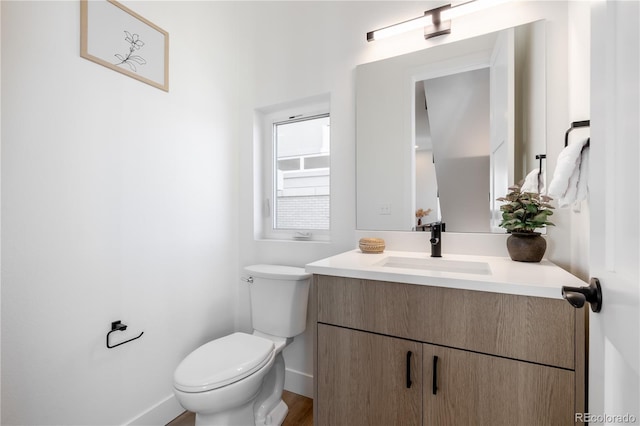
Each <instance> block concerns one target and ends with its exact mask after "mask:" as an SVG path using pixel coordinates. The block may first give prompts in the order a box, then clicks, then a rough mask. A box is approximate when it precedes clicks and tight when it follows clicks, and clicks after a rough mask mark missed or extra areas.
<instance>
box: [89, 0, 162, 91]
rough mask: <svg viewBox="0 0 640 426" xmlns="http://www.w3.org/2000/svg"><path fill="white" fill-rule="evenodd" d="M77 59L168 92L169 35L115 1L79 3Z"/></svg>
mask: <svg viewBox="0 0 640 426" xmlns="http://www.w3.org/2000/svg"><path fill="white" fill-rule="evenodd" d="M80 56H81V57H83V58H85V59H88V60H90V61H93V62H95V63H97V64H100V65H103V66H105V67H107V68H110V69H112V70H114V71H117V72H119V73H122V74H124V75H127V76H129V77H132V78H135V79H137V80H140V81H142V82H144V83H147V84H149V85H151V86H153V87H156V88H158V89H162V90H164V91H166V92H168V91H169V33H168V32H167V31H165V30H163V29H162V28H160V27H159V26H157V25H155V24H154V23H152V22H150V21H149V20H147V19H145V18H143V17H142V16H140V15H138V14H137V13H135V12H134V11H132V10H131V9H129V8H127V7H126V6H124V5H122V4H120V3H119V2H117V1H116V0H80Z"/></svg>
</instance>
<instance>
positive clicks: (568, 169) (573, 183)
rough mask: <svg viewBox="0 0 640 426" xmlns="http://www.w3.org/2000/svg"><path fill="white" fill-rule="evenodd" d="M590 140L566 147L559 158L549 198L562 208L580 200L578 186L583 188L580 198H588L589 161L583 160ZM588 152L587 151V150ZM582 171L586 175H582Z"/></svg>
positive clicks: (550, 186)
mask: <svg viewBox="0 0 640 426" xmlns="http://www.w3.org/2000/svg"><path fill="white" fill-rule="evenodd" d="M587 141H588V139H585V140H582V141H580V142H574V143H571V144H569V146H567V147H565V148H564V149H563V150H562V152H561V153H560V155H559V156H558V162H557V164H556V169H555V171H554V173H553V179H552V180H551V183H550V184H549V192H548V193H549V196H550V197H553V198H555V199H557V200H558V206H559V207H561V208H564V207H569V206H570V205H571V204H573V203H574V202H576V201H581V200H578V192H579V191H578V185H580V186H581V188H582V189H581V191H580V196H581V197H584V198H586V192H587V187H586V185H587V160H586V159H585V161H582V160H583V158H582V157H583V156H582V153H583V148H584V146H585V145H586V143H587ZM585 151H586V150H585ZM581 169H584V173H582V174H581ZM584 198H582V199H584Z"/></svg>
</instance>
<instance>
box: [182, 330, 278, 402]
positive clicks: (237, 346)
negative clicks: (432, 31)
mask: <svg viewBox="0 0 640 426" xmlns="http://www.w3.org/2000/svg"><path fill="white" fill-rule="evenodd" d="M273 351H274V345H273V342H272V341H271V340H269V339H265V338H263V337H258V336H254V335H251V334H246V333H233V334H230V335H228V336H224V337H222V338H220V339H216V340H213V341H211V342H209V343H206V344H204V345H202V346H200V347H199V348H198V349H196V350H195V351H193V352H191V353H190V354H189V355H187V357H186V358H185V359H184V360H183V361H182V362H181V363H180V365H178V368H177V369H176V372H175V374H174V377H173V379H174V385H175V387H176V389H178V390H181V391H183V392H205V391H208V390H212V389H217V388H220V387H222V386H226V385H229V384H231V383H234V382H237V381H238V380H240V379H243V378H245V377H247V376H250V375H251V374H253V373H254V372H256V371H257V370H259V369H260V368H262V367H263V366H264V365H265V364H267V363H268V362H269V360H270V359H271V357H272V354H273Z"/></svg>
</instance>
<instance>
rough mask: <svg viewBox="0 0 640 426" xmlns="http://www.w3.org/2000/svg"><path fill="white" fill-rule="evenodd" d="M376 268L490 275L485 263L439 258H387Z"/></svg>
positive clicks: (487, 265) (489, 269)
mask: <svg viewBox="0 0 640 426" xmlns="http://www.w3.org/2000/svg"><path fill="white" fill-rule="evenodd" d="M378 266H383V267H387V268H405V269H422V270H425V271H442V272H454V273H462V274H480V275H491V268H490V267H489V264H488V263H486V262H471V261H464V260H447V259H440V258H419V257H400V256H389V257H387V258H385V259H383V260H382V261H380V262H378Z"/></svg>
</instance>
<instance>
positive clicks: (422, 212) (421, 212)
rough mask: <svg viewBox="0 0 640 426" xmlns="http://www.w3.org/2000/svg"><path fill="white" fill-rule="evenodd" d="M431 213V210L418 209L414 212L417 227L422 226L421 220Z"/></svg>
mask: <svg viewBox="0 0 640 426" xmlns="http://www.w3.org/2000/svg"><path fill="white" fill-rule="evenodd" d="M429 213H431V209H426V210H424V209H418V210H416V217H417V218H418V226H420V225H422V218H423V217H425V216H427V215H428V214H429Z"/></svg>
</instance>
